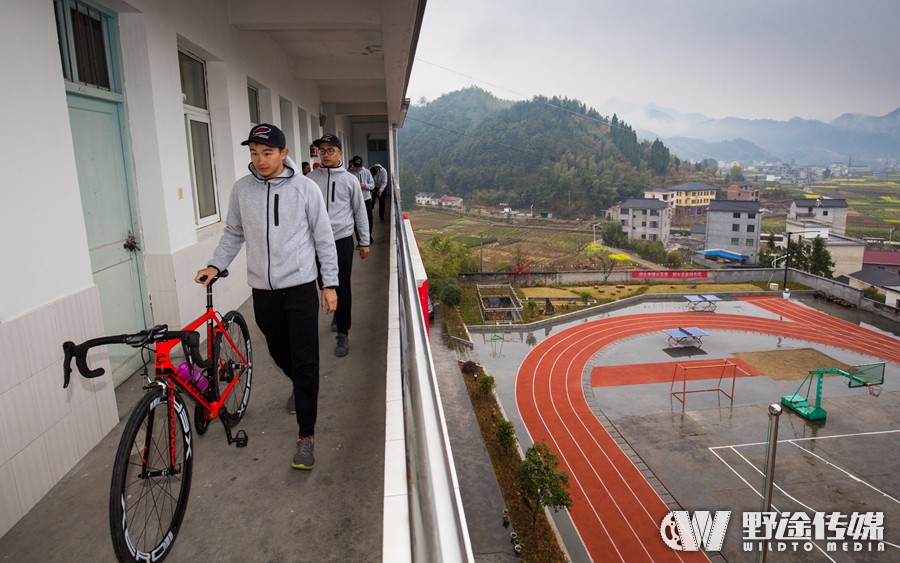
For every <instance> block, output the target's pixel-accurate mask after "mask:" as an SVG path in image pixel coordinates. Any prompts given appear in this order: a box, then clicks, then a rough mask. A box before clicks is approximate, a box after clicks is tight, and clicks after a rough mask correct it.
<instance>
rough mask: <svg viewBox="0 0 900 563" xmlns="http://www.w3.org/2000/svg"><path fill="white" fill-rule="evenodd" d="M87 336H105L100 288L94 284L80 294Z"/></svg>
mask: <svg viewBox="0 0 900 563" xmlns="http://www.w3.org/2000/svg"><path fill="white" fill-rule="evenodd" d="M78 298H79V301H80V302H81V314H82V319H83V321H84V332H85V337H86V338H97V337H98V336H103V311H102V310H101V309H100V290H99V289H98V288H97V286H96V285H93V286H91V287H89V288H88V289H86V290H85V291H83V292H81V293H80V294H79V296H78Z"/></svg>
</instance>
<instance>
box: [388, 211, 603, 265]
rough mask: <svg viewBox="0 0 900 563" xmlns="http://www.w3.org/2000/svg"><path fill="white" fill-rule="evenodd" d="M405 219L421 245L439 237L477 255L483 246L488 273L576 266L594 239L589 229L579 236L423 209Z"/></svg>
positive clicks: (567, 231)
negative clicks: (519, 266)
mask: <svg viewBox="0 0 900 563" xmlns="http://www.w3.org/2000/svg"><path fill="white" fill-rule="evenodd" d="M406 215H407V216H408V217H409V218H410V220H411V221H412V224H413V229H414V230H415V233H416V240H417V241H418V242H419V244H423V243H424V242H425V241H427V240H429V239H431V238H433V237H436V236H453V237H455V238H456V240H458V241H461V242H463V243H465V244H466V245H468V246H469V248H471V249H473V250H474V251H475V252H476V253H480V251H481V248H482V244H483V251H484V269H485V271H495V270H497V269H498V268H502V267H504V266H507V265H511V264H515V263H516V261H517V260H522V261H524V262H527V263H528V264H530V265H531V266H530V267H531V269H532V270H535V269H538V270H539V269H541V268H547V269H550V268H551V267H552V266H551V265H552V264H560V263H563V262H567V261H568V262H574V261H575V260H576V259H577V256H578V252H579V250H580V248H581V247H583V246H584V245H585V244H587V243H589V242H591V241H592V236H593V235H592V233H591V230H590V227H589V226H588V225H585V226H584V227H583V230H582V231H581V232H579V231H575V230H565V228H564V227H562V226H557V228H553V227H551V226H547V225H539V224H534V223H538V222H539V221H537V220H535V221H534V222H532V223H531V224H505V223H504V222H503V220H502V219H500V218H493V219H488V218H487V217H485V218H481V217H478V216H474V215H471V216H466V215H461V214H459V213H456V212H452V211H450V212H448V211H441V210H432V209H422V208H416V209H413V210H411V211H407V212H406Z"/></svg>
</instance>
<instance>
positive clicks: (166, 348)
mask: <svg viewBox="0 0 900 563" xmlns="http://www.w3.org/2000/svg"><path fill="white" fill-rule="evenodd" d="M204 323H206V353H207V356H206V357H207V358H211V357H212V351H213V350H212V347H213V341H214V338H215V336H216V334H222V335H224V336H225V340H227V341H228V345H229V346H231V348H232V349H233V350H234V351H235V353H236V354H237V355H238V357H239V358H240V359H241V361H242V362H245V363H246V362H247V358H245V357H244V356H243V355H242V354H241V353H240V350H238V348H237V346H235V344H234V342H233V341H232V340H231V337H230V336H229V335H228V331H226V330H225V327H223V326H222V322H221V321H220V320H219V315H218V314H217V313H216V312H215V311H214V310H213V308H212V307H211V306H207V308H206V313H204V314H203V315H202V316H200V317H199V318H197V319H196V320H195V321H194V322H192V323H191V324H189V325H187V326H186V327H184V328H183V329H182V330H196V329H197V328H199V327H200V326H201V325H202V324H204ZM178 344H180V341H179V340H168V341H165V342H157V343H156V373H155V378H156V379H157V380H159V379H166V378H168V379H174V381H176V382H177V385H178V387H181V388H182V389H184V390H185V391H186V392H187V393H188V394H189V395H190V396H191V398H192V399H194V401H195V402H196V403H197V404H198V405H200V406H202V407H203V408H205V409H206V410H207V412H209V413H210V414H211V415H212V417H213V418H219V409H221V408H222V405H224V403H225V400H226V399H227V398H228V396H229V395H230V394H231V390H232V389H233V388H234V385H235V383H237V379H233V380H231V382H230V383H229V384H228V387H226V388H225V391H224V392H223V393H222V396H221V397H219V399H218V400H216V401H213V402H210V401H209V400H208V399H207V398H206V397H204V396H203V394H202V393H201V392H200V391H199V390H198V389H197V386H196V385H194V383H193V382H191V381H189V380H188V379H187V378H186V377H184V376H183V375H181V373H179V371H178V370H177V369H176V368H175V365H174V364H173V363H172V359H171V356H170V353H171V351H172V348H174V347H175V346H177V345H178ZM219 367H220V366H217V365H214V366H211V367H210V368H208V369H214V370H218V369H219Z"/></svg>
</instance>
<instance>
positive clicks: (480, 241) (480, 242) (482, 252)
mask: <svg viewBox="0 0 900 563" xmlns="http://www.w3.org/2000/svg"><path fill="white" fill-rule="evenodd" d="M478 243H479V246H480V247H481V260H480V263H481V265H480V266H479V267H478V271H479V272H484V238H483V235H480V234H479V235H478Z"/></svg>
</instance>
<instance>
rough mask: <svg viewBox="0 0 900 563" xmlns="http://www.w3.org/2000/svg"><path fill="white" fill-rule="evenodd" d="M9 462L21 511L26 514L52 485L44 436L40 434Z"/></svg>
mask: <svg viewBox="0 0 900 563" xmlns="http://www.w3.org/2000/svg"><path fill="white" fill-rule="evenodd" d="M9 463H10V464H11V465H12V470H13V475H14V476H15V478H16V492H17V493H18V495H19V504H20V505H21V507H22V513H23V514H27V513H28V511H29V510H31V509H32V508H33V507H34V505H35V504H37V502H38V501H39V500H41V497H43V496H44V495H45V494H47V491H49V490H50V487H52V486H53V477H52V476H51V474H50V458H49V457H48V456H47V446H46V444H45V443H44V437H43V436H41V437H40V438H38V439H37V440H35V441H34V442H32V443H31V444H29V445H28V447H27V448H25V449H24V450H22V451H21V452H20V453H19V454H18V455H17V456H15V457H14V458H13V459H12V461H10V462H9Z"/></svg>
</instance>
